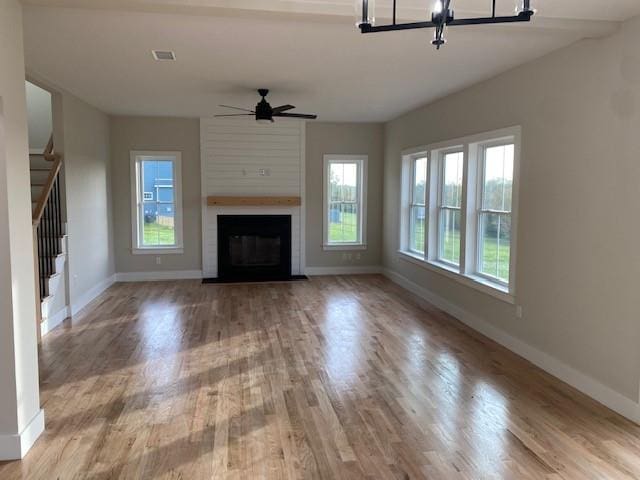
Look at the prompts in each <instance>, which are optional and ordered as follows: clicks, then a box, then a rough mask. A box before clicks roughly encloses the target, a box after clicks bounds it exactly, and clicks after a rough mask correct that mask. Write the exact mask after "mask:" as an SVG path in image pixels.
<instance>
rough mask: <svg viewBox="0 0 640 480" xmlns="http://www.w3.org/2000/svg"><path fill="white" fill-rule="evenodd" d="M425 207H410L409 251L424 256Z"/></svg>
mask: <svg viewBox="0 0 640 480" xmlns="http://www.w3.org/2000/svg"><path fill="white" fill-rule="evenodd" d="M425 220H426V209H425V207H411V218H410V232H409V237H410V242H409V243H410V247H409V248H410V249H411V250H413V251H414V252H418V253H422V254H424V229H425V225H426V221H425Z"/></svg>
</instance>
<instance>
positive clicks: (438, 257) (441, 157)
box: [434, 146, 467, 268]
mask: <svg viewBox="0 0 640 480" xmlns="http://www.w3.org/2000/svg"><path fill="white" fill-rule="evenodd" d="M455 153H461V154H462V172H463V173H462V184H461V189H462V191H461V192H460V206H459V207H451V206H448V205H444V186H445V185H444V177H445V171H444V169H445V157H446V156H447V155H449V154H455ZM466 163H467V158H466V155H465V151H464V149H463V148H462V147H458V146H455V147H452V148H446V149H442V150H439V151H438V204H437V206H436V209H437V217H436V223H435V229H436V231H437V233H436V243H437V245H436V251H435V255H434V257H435V258H434V259H435V261H437V262H441V263H443V264H445V265H447V266H449V267H451V268H458V267H459V266H460V262H461V261H462V235H463V228H462V206H463V196H464V190H465V179H464V177H465V175H464V170H465V166H466ZM443 210H448V211H450V212H460V245H459V249H460V254H459V257H460V260H459V262H458V263H454V262H451V261H449V260H447V259H445V258H442V239H441V234H442V212H443Z"/></svg>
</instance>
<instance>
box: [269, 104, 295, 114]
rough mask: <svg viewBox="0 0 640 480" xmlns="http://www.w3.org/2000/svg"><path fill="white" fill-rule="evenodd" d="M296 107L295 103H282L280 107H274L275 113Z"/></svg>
mask: <svg viewBox="0 0 640 480" xmlns="http://www.w3.org/2000/svg"><path fill="white" fill-rule="evenodd" d="M294 108H296V107H294V106H293V105H288V104H287V105H280V106H279V107H275V108H274V109H273V113H282V112H286V111H287V110H291V109H294Z"/></svg>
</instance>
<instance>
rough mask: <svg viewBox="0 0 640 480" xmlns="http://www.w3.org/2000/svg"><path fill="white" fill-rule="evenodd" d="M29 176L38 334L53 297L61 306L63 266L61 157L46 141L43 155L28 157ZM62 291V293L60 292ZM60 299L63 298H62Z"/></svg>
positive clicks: (47, 316)
mask: <svg viewBox="0 0 640 480" xmlns="http://www.w3.org/2000/svg"><path fill="white" fill-rule="evenodd" d="M29 168H30V172H31V207H32V212H33V222H32V223H33V243H34V255H35V258H36V260H37V261H36V262H35V264H36V265H35V279H36V294H37V300H36V306H37V309H36V310H37V312H38V332H40V324H41V323H42V322H44V321H46V320H48V319H49V318H50V316H51V314H53V313H56V312H54V311H52V310H53V309H54V306H55V303H60V302H55V299H56V297H58V298H59V299H60V300H62V302H61V305H62V306H64V304H65V302H64V300H65V298H64V297H65V292H64V291H62V292H60V291H59V290H61V288H60V287H61V286H63V285H64V283H63V279H64V268H65V263H66V231H65V230H66V227H65V222H64V219H63V212H62V208H61V206H62V192H61V189H60V178H59V177H60V170H61V168H62V157H61V156H60V155H58V154H56V153H54V151H53V140H52V139H51V140H49V144H48V145H47V147H46V149H45V151H44V152H43V153H42V154H38V155H29ZM62 290H63V289H62ZM61 297H62V298H61Z"/></svg>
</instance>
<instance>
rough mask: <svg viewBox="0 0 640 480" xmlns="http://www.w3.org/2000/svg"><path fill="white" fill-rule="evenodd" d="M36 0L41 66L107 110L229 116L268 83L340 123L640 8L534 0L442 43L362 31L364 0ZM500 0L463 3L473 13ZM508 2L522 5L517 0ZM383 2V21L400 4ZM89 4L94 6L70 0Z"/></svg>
mask: <svg viewBox="0 0 640 480" xmlns="http://www.w3.org/2000/svg"><path fill="white" fill-rule="evenodd" d="M25 3H28V4H30V5H26V6H25V13H24V22H25V50H26V62H27V69H28V71H29V73H30V74H32V75H33V76H35V77H40V78H43V79H46V80H48V81H49V82H51V83H53V84H55V85H58V86H59V87H61V88H64V89H66V90H68V91H69V92H71V93H73V94H75V95H77V96H79V97H80V98H83V99H84V100H86V101H88V102H89V103H91V104H93V105H95V106H97V107H98V108H100V109H102V110H104V111H105V112H108V113H112V114H136V115H171V116H192V117H199V116H208V115H212V114H214V113H228V112H226V111H224V109H220V108H218V107H217V105H218V104H220V103H225V104H231V105H238V106H244V107H252V106H253V105H254V104H255V103H256V101H257V99H258V98H257V94H256V93H254V90H255V89H256V88H258V87H266V88H270V89H271V91H272V94H271V96H270V100H271V103H272V105H277V104H280V103H292V104H294V105H296V106H297V107H298V110H299V111H304V112H313V113H318V114H319V118H320V120H326V121H385V120H389V119H391V118H394V117H396V116H398V115H399V114H401V113H403V112H406V111H408V110H410V109H412V108H415V107H417V106H419V105H422V104H425V103H428V102H430V101H433V100H435V99H437V98H439V97H442V96H444V95H447V94H449V93H451V92H454V91H456V90H460V89H462V88H464V87H466V86H469V85H472V84H474V83H476V82H478V81H481V80H483V79H486V78H489V77H491V76H493V75H496V74H498V73H500V72H502V71H505V70H507V69H509V68H511V67H514V66H516V65H518V64H521V63H524V62H527V61H529V60H531V59H534V58H536V57H539V56H541V55H544V54H546V53H548V52H550V51H552V50H555V49H558V48H561V47H563V46H566V45H568V44H570V43H572V42H574V41H576V40H578V39H580V38H584V37H587V36H599V35H603V34H606V33H608V32H611V31H613V30H615V28H616V27H617V22H618V21H620V20H624V19H626V18H630V17H632V16H634V15H638V14H640V2H639V1H638V0H610V1H609V2H607V8H606V9H603V8H602V1H601V0H563V1H557V0H533V3H534V6H535V7H536V9H537V10H538V15H537V16H536V19H535V21H534V22H533V24H532V25H523V24H520V25H511V26H486V27H456V28H451V29H449V30H448V32H447V39H448V44H447V45H446V46H445V48H444V49H443V50H441V51H439V52H436V51H435V50H434V49H433V48H432V47H431V45H430V43H429V41H430V38H431V35H432V31H430V30H422V31H420V30H418V31H405V32H392V33H382V34H371V35H362V34H360V33H359V32H358V31H357V29H356V28H355V26H354V21H353V17H352V15H351V14H352V12H353V10H354V8H353V1H352V0H328V1H322V0H287V1H285V0H93V1H91V2H87V1H86V0H82V1H81V0H29V1H27V2H25ZM388 3H389V2H387V4H388ZM429 3H431V2H430V1H429V2H426V1H418V0H404V1H403V0H399V4H401V5H403V9H402V10H401V16H402V18H407V19H418V18H424V16H425V14H423V13H421V12H420V10H419V9H417V8H415V7H416V6H419V5H426V4H429ZM489 3H490V2H488V0H453V4H454V6H455V9H456V15H457V16H459V17H461V16H466V15H470V14H478V13H484V12H485V9H484V7H485V6H486V5H487V4H489ZM498 3H499V5H507V6H508V10H509V11H512V9H513V5H514V2H513V0H498ZM378 4H379V5H380V4H382V7H381V8H379V9H378V17H379V18H381V17H383V16H384V15H387V14H388V13H387V10H385V8H384V7H385V3H384V2H382V1H381V0H378ZM43 5H44V6H43ZM77 5H82V6H83V7H87V5H90V6H91V7H92V8H83V9H79V8H68V7H75V6H77ZM407 6H408V7H409V8H406V7H407ZM63 7H64V8H63ZM505 8H506V7H505ZM578 8H579V12H574V9H578ZM382 21H384V20H382ZM152 49H168V50H173V51H175V52H176V56H177V61H176V62H164V63H160V62H156V61H154V60H153V58H152V56H151V50H152Z"/></svg>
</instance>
